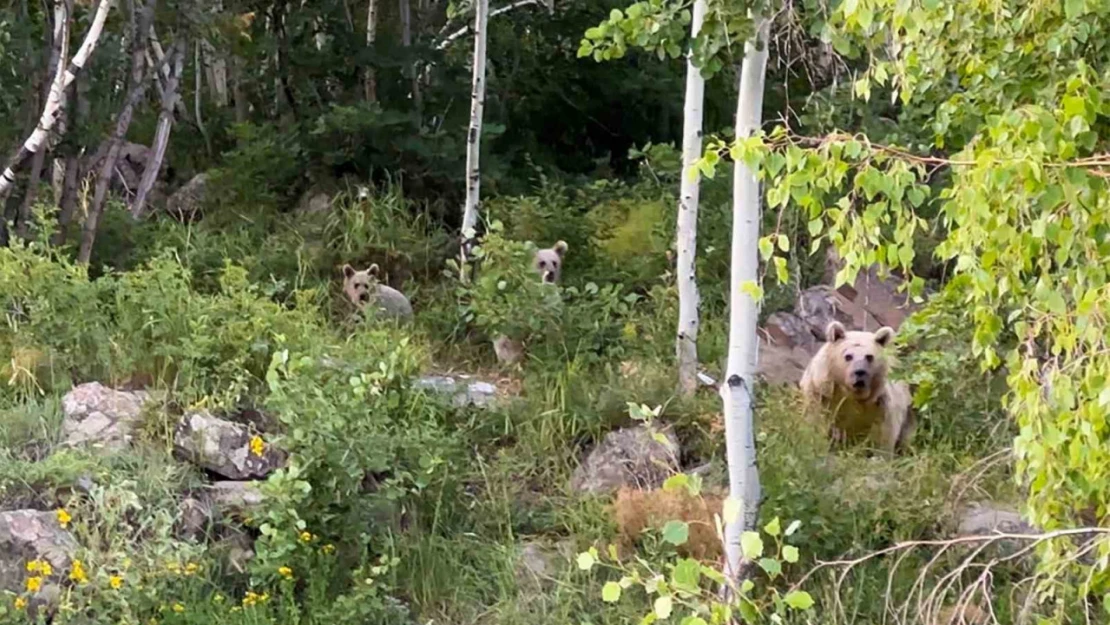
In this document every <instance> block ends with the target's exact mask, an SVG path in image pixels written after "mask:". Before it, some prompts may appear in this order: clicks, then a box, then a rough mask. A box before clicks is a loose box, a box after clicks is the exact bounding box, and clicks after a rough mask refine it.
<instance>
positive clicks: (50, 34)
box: [15, 2, 72, 239]
mask: <svg viewBox="0 0 1110 625" xmlns="http://www.w3.org/2000/svg"><path fill="white" fill-rule="evenodd" d="M71 7H72V4H70V3H68V2H67V3H66V6H65V9H64V12H62V13H60V14H59V12H58V11H57V10H55V12H54V13H55V14H54V24H53V28H48V29H44V30H45V31H46V32H45V35H44V39H45V40H46V41H45V43H46V45H47V50H49V53H48V54H47V56H46V67H44V68H43V78H42V89H41V94H40V97H41V98H42V101H43V102H45V101H46V99H47V98H48V97H50V87H51V85H52V84H53V82H54V78H55V77H56V76H57V74H58V67H59V66H60V65H61V64H62V54H64V52H65V50H64V48H63V46H64V45H68V44H69V38H68V37H64V36H63V33H62V30H63V29H66V28H67V26H66V24H64V23H59V22H58V21H57V20H58V17H60V16H63V15H64V16H68V15H69V13H70V8H71ZM63 102H64V100H63ZM65 109H66V106H65V104H63V105H62V108H61V110H60V111H59V112H58V121H57V122H56V124H55V127H56V130H55V135H60V134H62V133H65V121H64V115H65V113H64V111H65ZM49 143H50V141H49V138H48V140H47V144H48V145H44V146H42V148H41V149H39V150H38V151H36V152H35V155H34V156H33V157H31V170H30V172H29V173H28V176H27V192H26V193H25V194H24V196H23V203H22V204H21V205H20V207H19V214H18V216H17V218H16V222H15V232H16V234H18V235H19V236H21V237H23V238H24V239H26V238H27V237H28V233H29V232H30V228H31V220H32V215H31V210H32V209H33V207H34V205H35V199H36V198H37V197H38V192H39V183H40V182H41V180H42V168H43V166H44V165H45V164H46V152H47V150H48V149H49V147H50V146H49Z"/></svg>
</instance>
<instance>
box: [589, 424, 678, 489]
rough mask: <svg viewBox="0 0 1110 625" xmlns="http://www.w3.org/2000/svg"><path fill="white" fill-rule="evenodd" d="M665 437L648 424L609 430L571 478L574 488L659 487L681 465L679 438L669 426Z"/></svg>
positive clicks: (663, 433) (664, 434)
mask: <svg viewBox="0 0 1110 625" xmlns="http://www.w3.org/2000/svg"><path fill="white" fill-rule="evenodd" d="M660 434H661V437H662V440H657V439H656V436H655V433H654V432H653V431H652V430H651V429H649V428H648V427H647V426H645V425H640V426H636V427H630V428H624V429H620V430H615V431H613V432H610V433H608V434H607V435H606V436H605V438H604V439H602V441H601V443H599V444H598V445H597V447H595V448H594V449H593V450H592V451H591V452H590V453H589V455H588V456H586V459H585V461H584V462H582V464H581V466H579V467H578V469H577V470H575V472H574V475H573V477H572V478H571V488H573V489H574V490H576V491H580V492H585V493H594V494H608V493H612V492H614V491H616V490H617V489H619V488H620V487H621V486H635V487H639V488H646V489H652V488H658V487H659V486H661V485H662V484H663V481H664V480H666V479H667V478H668V477H670V476H671V475H673V474H674V473H676V472H677V471H678V469H679V467H678V459H679V446H678V438H677V437H676V436H675V435H674V433H673V432H672V431H670V430H669V429H666V430H663V431H662V432H660Z"/></svg>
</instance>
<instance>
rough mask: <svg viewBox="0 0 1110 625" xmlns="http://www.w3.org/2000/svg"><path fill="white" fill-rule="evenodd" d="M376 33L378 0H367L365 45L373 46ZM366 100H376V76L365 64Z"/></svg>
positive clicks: (372, 69)
mask: <svg viewBox="0 0 1110 625" xmlns="http://www.w3.org/2000/svg"><path fill="white" fill-rule="evenodd" d="M377 35H378V0H367V3H366V47H367V48H372V47H374V39H375V38H376V37H377ZM366 101H367V102H377V101H378V77H377V75H376V74H375V72H374V67H373V66H372V65H370V64H367V65H366Z"/></svg>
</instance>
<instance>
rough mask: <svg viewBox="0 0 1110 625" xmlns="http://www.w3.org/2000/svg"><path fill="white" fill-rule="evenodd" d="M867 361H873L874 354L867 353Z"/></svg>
mask: <svg viewBox="0 0 1110 625" xmlns="http://www.w3.org/2000/svg"><path fill="white" fill-rule="evenodd" d="M867 362H875V356H874V355H872V354H868V355H867Z"/></svg>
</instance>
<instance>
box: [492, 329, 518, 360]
mask: <svg viewBox="0 0 1110 625" xmlns="http://www.w3.org/2000/svg"><path fill="white" fill-rule="evenodd" d="M493 353H494V354H496V355H497V362H499V363H501V364H503V365H510V366H511V365H515V364H517V363H519V362H520V361H521V360H523V359H524V346H523V345H521V344H520V341H515V340H513V339H511V338H509V337H507V336H497V337H496V338H494V339H493Z"/></svg>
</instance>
